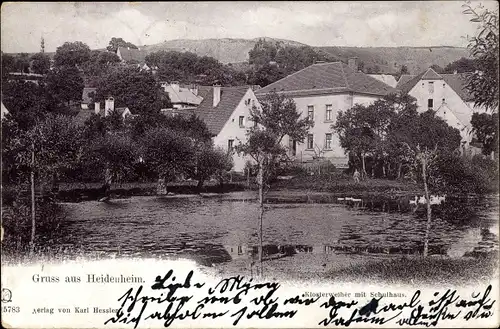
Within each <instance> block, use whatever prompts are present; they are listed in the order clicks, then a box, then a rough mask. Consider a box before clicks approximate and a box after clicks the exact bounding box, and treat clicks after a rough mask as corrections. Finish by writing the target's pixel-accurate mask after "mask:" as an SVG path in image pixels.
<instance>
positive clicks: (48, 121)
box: [2, 115, 82, 250]
mask: <svg viewBox="0 0 500 329" xmlns="http://www.w3.org/2000/svg"><path fill="white" fill-rule="evenodd" d="M9 126H10V128H12V125H11V124H9ZM10 132H12V130H11V131H10ZM17 132H18V133H20V134H18V135H17V136H11V137H10V138H8V139H7V140H6V141H4V142H7V144H4V143H3V147H5V148H6V149H7V151H6V152H5V153H4V151H3V152H2V155H7V161H5V159H2V162H3V164H4V165H5V164H6V165H7V167H8V168H9V169H12V165H13V166H14V167H15V168H18V169H20V171H21V172H23V173H26V172H27V171H28V172H29V173H30V182H31V225H32V229H31V241H30V245H31V250H33V248H34V246H35V238H36V232H35V228H36V221H35V219H36V203H35V185H36V182H37V181H38V183H40V184H42V185H45V184H47V183H51V184H54V183H55V182H56V181H57V179H58V178H60V177H61V176H62V175H63V173H64V172H66V171H67V170H69V169H71V168H74V167H75V165H76V163H77V162H78V160H79V155H80V150H81V143H82V139H81V138H80V136H81V135H80V131H79V129H78V128H77V125H76V123H75V122H74V120H73V119H72V118H70V117H66V116H61V115H48V116H47V117H46V118H45V119H44V120H43V121H39V122H38V123H37V124H36V125H34V126H32V127H31V128H30V130H28V131H25V132H23V131H19V130H18V131H17ZM13 150H15V151H17V154H16V155H15V158H14V160H15V161H13V162H14V163H12V160H13V159H12V154H11V153H10V152H12V151H13ZM9 153H10V154H9ZM4 161H5V162H4ZM26 176H27V175H24V177H18V178H20V180H19V181H18V182H19V183H21V184H23V183H24V182H25V181H26V180H27V179H26V178H27V177H26Z"/></svg>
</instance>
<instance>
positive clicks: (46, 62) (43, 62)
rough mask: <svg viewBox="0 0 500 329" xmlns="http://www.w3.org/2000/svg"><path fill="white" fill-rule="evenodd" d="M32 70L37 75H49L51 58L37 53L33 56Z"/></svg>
mask: <svg viewBox="0 0 500 329" xmlns="http://www.w3.org/2000/svg"><path fill="white" fill-rule="evenodd" d="M31 68H32V69H33V72H35V73H37V74H47V72H49V69H50V59H49V56H47V55H45V54H43V53H37V54H34V55H33V56H31Z"/></svg>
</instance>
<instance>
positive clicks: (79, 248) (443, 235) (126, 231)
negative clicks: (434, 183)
mask: <svg viewBox="0 0 500 329" xmlns="http://www.w3.org/2000/svg"><path fill="white" fill-rule="evenodd" d="M331 200H333V201H331V202H330V203H324V202H323V203H311V202H309V203H302V202H300V203H272V204H266V212H265V215H264V220H263V227H264V229H263V231H264V235H263V241H264V253H265V257H266V258H273V257H291V258H293V257H294V255H298V254H303V253H311V254H325V253H326V254H328V253H330V254H331V253H334V254H335V253H336V254H362V255H365V254H371V255H373V254H377V255H392V254H416V253H420V252H422V248H423V240H424V234H425V225H426V218H425V207H424V206H423V205H419V204H418V203H417V204H411V203H410V202H409V198H408V197H406V198H401V197H399V198H395V199H388V198H382V197H379V198H374V199H362V202H351V201H339V200H337V199H336V198H335V199H331ZM62 209H63V216H64V220H63V222H62V226H61V228H60V230H58V231H57V232H53V234H51V236H50V237H45V238H44V239H42V240H41V241H40V244H41V245H42V246H46V247H50V249H52V250H54V249H57V250H65V251H66V252H65V255H66V256H65V257H72V255H77V254H78V255H82V254H83V255H85V256H87V257H91V258H92V257H96V258H99V257H110V256H111V257H155V258H171V257H185V258H191V259H194V260H196V261H197V262H198V263H200V264H203V265H212V264H218V263H227V262H231V261H233V260H237V259H255V257H256V254H257V246H258V211H259V209H258V204H257V203H256V201H255V193H252V192H235V193H228V194H224V195H211V196H206V197H202V196H199V195H191V196H177V197H132V198H129V199H115V200H112V201H110V202H108V203H104V202H97V201H87V202H81V203H63V204H62ZM498 212H499V208H498V197H487V198H480V199H478V198H473V199H467V198H463V199H458V198H456V199H453V198H450V197H447V198H446V200H445V201H444V202H443V203H442V204H440V205H434V206H433V220H432V227H431V233H430V242H429V253H430V254H439V255H447V256H450V257H463V256H478V255H481V254H482V253H485V252H489V251H492V250H498Z"/></svg>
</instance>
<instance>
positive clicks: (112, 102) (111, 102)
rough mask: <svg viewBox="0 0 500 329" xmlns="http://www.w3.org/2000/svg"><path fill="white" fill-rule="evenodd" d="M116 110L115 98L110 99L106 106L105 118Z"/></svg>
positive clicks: (107, 100)
mask: <svg viewBox="0 0 500 329" xmlns="http://www.w3.org/2000/svg"><path fill="white" fill-rule="evenodd" d="M114 110H115V99H114V98H113V97H111V96H110V97H108V98H107V99H106V103H105V104H104V116H108V114H110V113H111V112H113V111H114Z"/></svg>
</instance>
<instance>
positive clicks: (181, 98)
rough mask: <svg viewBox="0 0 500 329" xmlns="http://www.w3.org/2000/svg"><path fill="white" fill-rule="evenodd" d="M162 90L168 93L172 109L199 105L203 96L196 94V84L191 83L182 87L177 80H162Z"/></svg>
mask: <svg viewBox="0 0 500 329" xmlns="http://www.w3.org/2000/svg"><path fill="white" fill-rule="evenodd" d="M161 86H162V88H163V90H164V91H165V92H166V93H167V94H168V97H169V99H170V103H172V108H174V109H189V108H191V109H192V108H195V107H197V106H198V105H200V103H201V101H202V100H203V97H201V96H200V95H198V86H196V85H192V86H189V87H184V86H181V85H180V84H179V82H177V81H173V82H171V83H167V82H162V83H161Z"/></svg>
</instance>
